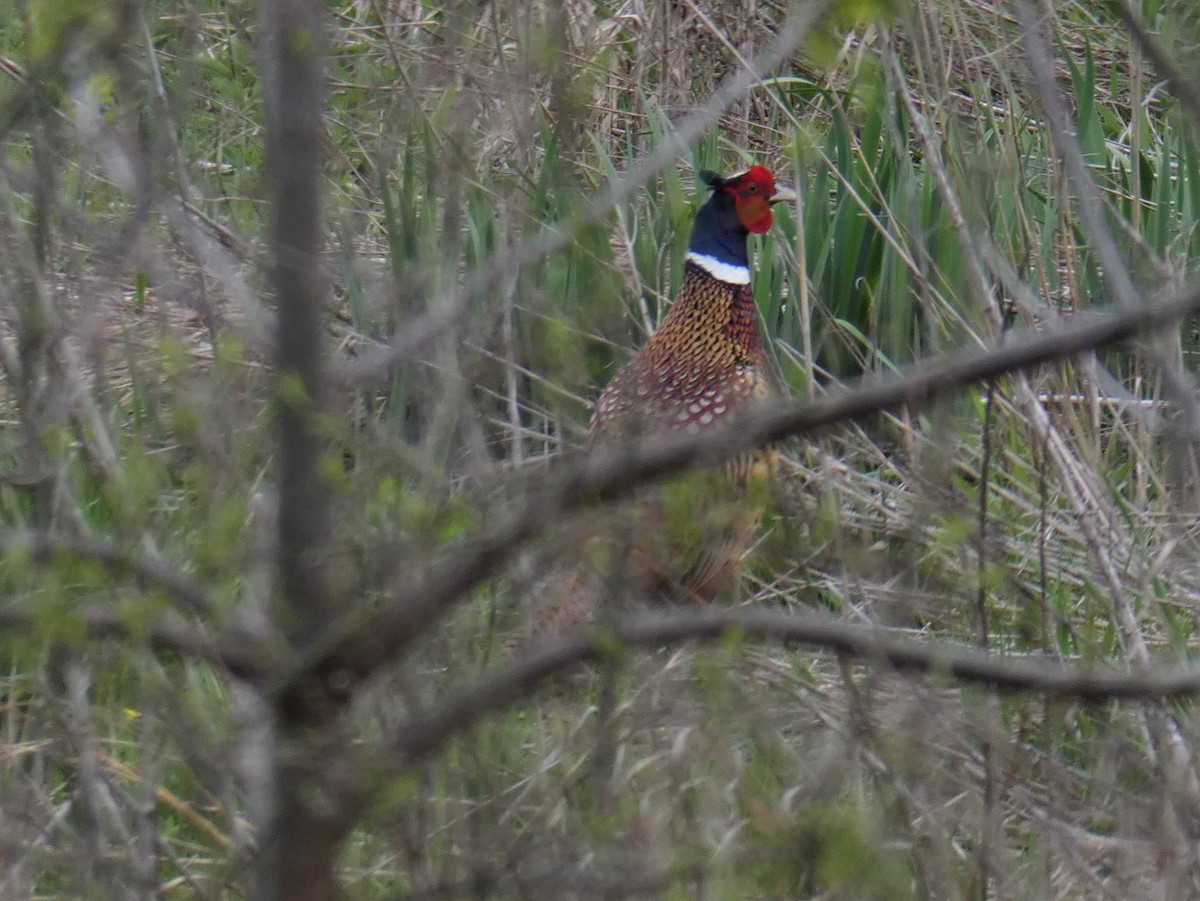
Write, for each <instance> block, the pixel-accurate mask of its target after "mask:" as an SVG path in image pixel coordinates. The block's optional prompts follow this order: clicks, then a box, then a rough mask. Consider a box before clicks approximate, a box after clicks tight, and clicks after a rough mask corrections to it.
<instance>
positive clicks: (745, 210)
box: [506, 166, 795, 652]
mask: <svg viewBox="0 0 1200 901" xmlns="http://www.w3.org/2000/svg"><path fill="white" fill-rule="evenodd" d="M700 178H701V179H702V180H703V181H704V183H705V184H707V185H708V186H709V188H711V189H712V196H711V197H709V198H708V200H707V201H706V202H705V203H704V205H703V206H701V207H700V211H699V213H698V214H697V215H696V224H695V226H694V228H693V230H692V237H691V242H690V243H689V245H688V252H687V258H686V263H685V265H684V275H683V284H682V285H681V286H680V288H679V293H678V294H676V296H675V300H674V302H673V303H672V305H671V309H670V312H668V314H667V315H666V317H665V318H664V319H663V321H662V323H661V324H660V325H659V327H658V329H657V330H655V332H654V334H652V335H651V336H650V338H649V339H648V340H647V341H646V343H645V344H644V345H643V346H642V348H641V350H639V351H638V353H637V355H636V356H634V358H633V359H632V360H630V361H629V363H628V364H627V365H626V366H625V367H624V368H623V369H621V371H620V372H618V373H617V374H616V376H615V377H614V378H613V379H612V381H611V382H609V384H608V387H607V388H605V389H604V392H603V393H602V394H601V395H600V399H599V401H597V403H596V407H595V410H594V412H593V414H592V421H591V425H590V428H589V443H588V446H589V448H591V447H596V446H599V445H611V444H613V443H616V442H619V441H622V440H628V439H629V438H631V437H633V436H635V435H647V434H653V433H655V432H662V431H678V430H681V429H682V430H685V431H688V432H699V431H701V430H703V429H705V428H707V427H710V426H712V425H713V424H714V423H716V422H718V421H719V420H721V419H722V418H723V417H725V416H728V415H729V414H730V413H732V412H733V411H735V410H738V409H740V408H743V407H746V406H747V405H749V404H752V403H754V402H756V401H761V400H763V399H764V398H766V397H768V396H770V394H771V393H772V392H773V390H774V388H773V382H772V379H771V376H770V373H769V368H768V366H767V362H766V357H765V355H764V353H763V347H762V342H761V340H760V338H759V333H758V314H757V310H756V308H755V305H754V296H753V294H752V293H751V290H750V262H749V257H748V254H747V249H746V239H747V238H748V237H749V235H750V233H751V232H753V233H755V234H763V233H764V232H766V231H767V230H768V229H770V227H771V223H772V222H773V219H774V217H773V214H772V212H771V205H772V204H774V203H778V202H779V201H782V200H791V199H793V198H794V196H795V195H794V194H793V193H792V192H791V191H790V190H789V189H787V188H784V187H782V186H780V185H777V184H776V183H775V178H774V176H773V175H772V174H771V173H770V171H768V170H767V169H765V168H763V167H762V166H753V167H751V168H750V169H749V170H747V171H746V172H743V173H740V174H738V175H732V176H729V177H727V178H723V177H721V176H720V175H717V174H716V173H713V172H701V173H700ZM775 461H776V451H775V450H774V449H773V448H764V449H761V450H758V451H754V452H750V453H746V454H742V455H740V456H738V457H736V458H734V459H733V460H731V461H729V462H728V463H726V464H725V467H724V472H722V473H720V474H719V475H717V476H715V477H714V475H713V474H712V473H706V474H703V475H701V476H700V477H698V478H688V479H684V480H682V481H680V482H678V483H676V484H672V485H669V486H667V487H666V488H665V489H659V490H658V492H657V493H656V494H655V496H654V497H653V498H647V497H641V498H639V499H637V500H636V501H633V502H630V503H628V504H625V505H621V506H620V507H619V508H618V509H617V510H615V511H609V512H608V514H607V522H605V523H603V524H601V525H597V524H596V523H595V522H594V521H593V522H591V523H590V524H589V531H590V533H591V534H590V535H589V536H588V538H587V540H586V542H585V543H584V557H585V559H583V560H581V561H579V562H578V563H577V564H576V565H574V566H573V567H571V568H570V569H567V570H564V571H561V572H560V573H558V574H557V575H556V576H554V577H553V578H552V579H551V580H550V584H549V585H548V586H547V587H546V590H545V591H544V593H543V595H542V598H541V601H540V602H539V603H537V604H536V605H535V607H534V610H533V613H532V616H531V617H530V619H529V622H528V623H527V625H526V626H525V628H524V629H523V630H522V631H521V632H519V633H517V634H516V635H513V636H512V637H510V639H509V640H508V641H507V642H506V649H507V650H508V651H509V652H512V651H514V650H516V649H517V648H520V647H522V646H524V645H526V644H528V643H529V642H531V641H533V640H535V639H538V638H541V637H544V636H546V635H551V634H556V633H558V632H560V631H562V630H563V629H565V628H567V627H569V626H572V625H575V624H577V623H579V622H581V621H583V620H584V619H586V618H588V617H589V616H591V615H592V614H593V613H594V612H595V611H596V610H597V609H599V608H600V607H601V605H602V604H603V602H604V601H605V599H606V597H607V598H616V597H618V596H622V595H624V594H625V592H633V595H632V596H633V597H634V598H637V597H641V598H650V599H653V598H666V599H675V600H684V601H691V602H694V603H707V602H708V601H710V600H711V599H712V598H713V596H714V595H716V594H717V593H718V592H720V591H721V590H722V589H723V588H724V587H725V586H726V585H728V583H729V582H730V581H731V580H732V577H733V575H734V572H735V570H736V567H737V564H738V562H739V561H740V560H741V558H742V557H743V556H744V554H745V553H746V551H747V550H748V548H749V546H750V543H751V542H752V541H753V539H754V534H755V531H756V529H757V527H758V523H759V520H760V518H761V516H762V511H763V507H764V505H765V501H766V485H767V482H768V480H769V478H770V476H771V475H772V474H773V472H774V469H775Z"/></svg>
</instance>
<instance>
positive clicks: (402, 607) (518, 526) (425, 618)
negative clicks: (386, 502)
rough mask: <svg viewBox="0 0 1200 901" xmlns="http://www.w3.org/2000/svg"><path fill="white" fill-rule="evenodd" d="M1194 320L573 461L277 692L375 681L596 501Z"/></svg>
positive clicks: (1190, 296)
mask: <svg viewBox="0 0 1200 901" xmlns="http://www.w3.org/2000/svg"><path fill="white" fill-rule="evenodd" d="M1196 312H1200V286H1191V287H1189V288H1187V289H1184V290H1180V291H1176V292H1173V293H1171V294H1170V295H1168V296H1167V297H1166V298H1165V299H1164V300H1160V301H1157V302H1151V303H1147V304H1145V305H1144V306H1141V307H1139V308H1137V309H1124V310H1121V311H1119V312H1115V313H1110V314H1107V315H1102V316H1096V317H1094V318H1093V317H1088V318H1085V317H1079V320H1078V321H1075V322H1073V323H1072V324H1071V325H1069V326H1067V327H1064V328H1061V329H1057V330H1048V331H1046V332H1044V333H1042V334H1036V335H1032V336H1030V337H1027V338H1025V339H1024V340H1014V341H1013V342H1012V343H1011V344H1006V345H1003V346H1001V347H998V348H996V349H995V350H992V351H989V352H987V353H979V352H978V351H976V350H971V351H969V352H966V353H960V354H958V355H956V356H952V357H948V358H939V359H934V360H930V361H927V362H924V363H921V364H918V365H916V366H913V367H912V368H911V369H910V370H909V371H908V373H907V374H905V375H904V376H903V377H900V378H893V379H888V380H885V381H879V380H878V379H876V378H872V379H863V380H861V381H860V382H859V383H857V385H855V386H853V387H852V388H850V389H848V390H846V391H843V392H841V393H839V394H835V395H833V396H831V397H829V398H828V399H826V400H824V401H821V402H819V403H815V404H779V405H773V406H770V407H765V408H760V409H759V410H757V411H754V412H751V413H748V414H745V415H742V416H737V417H732V418H731V421H730V423H729V424H728V425H726V426H724V427H722V428H720V429H713V430H711V432H710V433H706V434H704V435H687V434H684V433H674V434H667V435H657V436H653V437H651V438H648V439H646V440H644V441H641V442H636V441H635V442H629V443H627V444H624V445H622V446H620V447H615V448H613V449H612V450H610V451H609V450H606V451H604V452H596V453H592V454H590V455H589V456H587V457H574V458H570V459H567V460H565V461H564V462H563V463H562V464H561V465H560V466H558V467H554V468H551V469H550V470H549V471H546V472H543V473H541V474H540V475H539V476H538V477H537V479H536V481H534V480H531V481H530V483H529V484H528V485H527V486H526V488H525V490H524V492H522V493H523V494H524V495H525V496H527V497H529V501H528V502H527V503H526V504H524V505H523V506H522V507H521V509H520V510H518V511H517V512H516V513H514V514H512V515H511V516H508V517H505V518H503V519H502V520H501V521H500V522H499V523H497V525H496V526H494V527H493V528H492V529H489V530H488V531H487V532H486V533H485V534H483V535H482V536H480V537H478V538H475V539H470V540H467V541H464V542H461V543H457V544H454V545H452V546H451V547H450V548H448V549H447V550H446V551H445V553H444V554H443V555H442V556H441V558H440V559H439V560H436V561H435V562H433V563H432V564H431V565H430V566H429V568H428V569H427V571H426V572H425V573H424V575H423V577H421V578H416V579H413V580H410V581H409V582H408V585H407V587H406V588H405V589H404V590H402V591H400V592H399V593H398V594H396V595H395V596H394V597H393V598H392V599H391V600H390V601H389V602H388V603H387V604H385V605H384V606H383V608H382V609H381V610H380V611H379V612H378V613H377V614H375V615H374V616H373V617H372V618H371V619H370V620H369V621H368V622H367V623H366V625H365V626H363V627H361V628H350V629H347V630H345V631H343V632H341V633H340V634H339V633H337V632H334V633H333V634H331V635H330V636H329V638H328V639H327V640H326V641H325V642H324V646H323V648H321V647H318V648H316V649H314V651H313V653H312V654H311V655H310V656H309V657H308V659H307V660H306V661H303V662H302V663H301V665H300V666H299V667H298V669H297V670H296V672H295V673H294V674H293V675H292V676H291V677H290V678H289V679H287V680H286V681H285V682H284V683H283V685H281V686H280V691H282V692H288V691H291V690H294V689H296V688H298V687H301V685H302V683H306V682H307V681H308V680H309V679H310V678H312V677H314V676H316V677H318V678H326V677H331V678H334V679H335V681H337V682H338V683H340V684H346V683H347V681H349V682H353V681H355V680H356V679H360V678H365V677H367V676H369V675H370V674H371V673H372V672H374V671H375V670H376V669H377V668H378V667H379V666H381V665H382V664H383V663H384V662H386V661H388V660H391V659H393V658H394V657H396V656H397V655H399V654H400V653H402V652H403V651H404V650H405V649H406V648H407V647H408V646H409V645H410V644H411V643H412V642H413V641H414V640H415V639H416V638H417V637H418V636H419V635H421V634H422V633H423V632H424V630H425V629H427V628H429V627H430V626H431V625H433V624H434V623H436V622H437V621H438V620H439V619H440V618H441V617H442V616H443V615H444V614H445V612H446V611H447V610H448V609H449V608H450V606H451V604H452V602H453V601H454V600H455V599H456V598H458V597H460V596H461V595H462V594H463V593H464V592H466V591H469V590H470V589H471V588H473V587H474V586H475V585H477V584H479V582H480V581H482V580H483V579H485V578H487V576H489V575H490V574H491V573H493V572H495V571H496V569H497V568H498V567H500V566H501V565H502V564H503V563H504V561H505V560H507V559H508V557H509V555H510V554H511V552H512V551H513V550H514V549H515V548H517V547H519V546H521V545H522V544H523V543H524V542H526V541H528V540H529V539H530V538H531V537H533V536H534V535H537V534H539V533H541V532H542V531H543V530H544V529H545V528H546V527H547V526H548V525H550V524H552V523H554V522H556V521H558V520H559V519H560V518H561V517H562V515H563V514H564V513H567V512H570V511H572V510H574V509H578V508H579V507H581V506H582V505H583V504H585V503H586V502H588V501H589V500H590V499H592V498H595V497H597V496H600V497H604V498H615V497H618V496H620V495H622V494H624V493H627V492H628V491H630V490H631V489H633V488H635V487H637V486H639V485H642V484H645V483H646V482H649V481H651V480H654V479H658V478H662V477H664V476H667V475H670V474H673V473H677V472H680V471H682V470H686V469H689V468H693V467H696V466H699V465H702V464H705V463H709V464H711V463H714V462H717V461H719V460H721V459H724V458H726V457H728V456H730V455H732V454H734V453H737V452H739V451H743V450H746V449H747V448H753V447H758V446H761V445H763V444H767V443H769V442H772V441H778V440H781V439H783V438H787V437H789V436H794V435H806V434H811V433H812V432H814V431H816V430H818V429H821V428H825V427H828V426H831V425H834V424H836V423H839V422H844V421H847V420H852V419H858V418H861V417H864V416H869V415H872V414H875V413H878V412H880V411H883V410H888V409H892V408H896V407H903V406H907V407H909V408H910V409H916V408H920V407H924V406H926V405H927V404H929V403H930V402H931V401H932V400H934V399H935V398H937V397H942V396H945V395H947V394H950V393H952V392H954V391H957V390H960V389H961V388H963V387H964V386H966V385H971V384H974V383H977V382H980V381H983V380H985V379H989V378H994V377H996V376H1000V375H1004V374H1006V373H1010V372H1014V371H1018V370H1022V369H1028V368H1031V367H1034V366H1038V365H1041V364H1043V363H1048V362H1052V361H1054V360H1061V359H1067V358H1069V357H1072V356H1074V355H1075V354H1078V353H1081V352H1083V351H1087V350H1093V349H1096V348H1101V347H1107V346H1109V345H1112V344H1117V343H1120V342H1122V341H1126V340H1128V339H1130V338H1132V337H1134V336H1136V335H1139V334H1143V333H1145V332H1148V331H1153V330H1154V329H1156V328H1161V327H1163V326H1165V325H1169V324H1171V323H1174V322H1177V321H1178V320H1180V319H1182V318H1184V317H1185V316H1188V315H1191V314H1194V313H1196ZM305 687H306V688H311V687H312V686H311V685H307V686H305Z"/></svg>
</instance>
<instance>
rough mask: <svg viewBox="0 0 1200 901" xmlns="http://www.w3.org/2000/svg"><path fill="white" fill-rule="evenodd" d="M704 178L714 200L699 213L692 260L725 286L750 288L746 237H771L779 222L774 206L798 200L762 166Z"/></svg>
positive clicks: (690, 253) (690, 247) (690, 254)
mask: <svg viewBox="0 0 1200 901" xmlns="http://www.w3.org/2000/svg"><path fill="white" fill-rule="evenodd" d="M700 179H701V180H702V181H703V182H704V183H705V184H706V185H708V186H709V187H710V188H711V189H712V196H711V197H709V198H708V200H707V201H706V202H705V203H704V205H703V206H702V207H700V212H699V213H697V214H696V224H695V226H694V227H693V229H692V240H691V242H690V243H689V244H688V259H689V260H691V261H692V262H693V263H695V264H697V265H698V266H700V267H701V268H702V269H705V270H706V271H707V272H709V274H711V275H713V276H714V277H716V278H718V279H720V280H721V281H725V282H731V283H733V284H739V285H748V284H749V283H750V259H749V256H748V255H747V251H746V238H747V237H749V235H750V234H751V232H753V233H754V234H756V235H761V234H764V233H765V232H767V231H768V230H769V229H770V228H771V224H772V223H773V222H774V220H775V216H774V214H773V213H772V212H771V206H772V205H773V204H776V203H779V202H780V201H790V200H795V199H796V195H795V193H794V192H793V191H792V190H791V189H790V188H786V187H784V186H783V185H778V184H776V183H775V176H774V175H772V174H771V171H770V170H769V169H766V168H764V167H763V166H751V167H750V168H749V169H747V170H746V171H745V172H742V173H739V174H737V175H730V176H728V177H723V176H720V175H718V174H717V173H715V172H709V171H704V172H701V173H700Z"/></svg>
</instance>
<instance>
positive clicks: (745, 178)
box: [725, 166, 775, 235]
mask: <svg viewBox="0 0 1200 901" xmlns="http://www.w3.org/2000/svg"><path fill="white" fill-rule="evenodd" d="M725 190H726V191H729V192H730V193H731V194H733V198H734V204H735V205H736V207H737V213H738V219H740V220H741V222H742V225H744V226H746V228H747V229H748V230H749V231H751V232H753V233H754V234H756V235H761V234H765V233H766V232H767V231H769V230H770V228H771V223H772V222H773V221H774V218H775V217H774V216H772V215H771V196H772V195H773V194H774V193H775V176H773V175H772V174H771V172H770V170H768V169H765V168H763V167H762V166H751V167H750V168H749V169H748V170H747V171H745V172H744V173H742V174H741V175H740V176H739V177H738V178H737V179H736V180H734V181H732V182H730V183H729V184H728V185H727V186H726V187H725Z"/></svg>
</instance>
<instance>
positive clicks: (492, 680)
mask: <svg viewBox="0 0 1200 901" xmlns="http://www.w3.org/2000/svg"><path fill="white" fill-rule="evenodd" d="M730 635H741V636H744V637H745V638H746V639H747V640H750V641H763V642H779V643H785V644H801V645H808V646H812V647H817V648H823V649H826V650H830V651H835V652H837V653H839V654H843V655H846V656H848V657H852V658H855V659H857V660H859V661H862V662H866V663H875V664H879V665H885V666H889V667H892V668H893V669H898V670H905V671H908V672H914V673H922V674H928V675H944V676H949V677H951V678H953V679H957V680H959V681H962V682H970V683H977V684H981V685H987V686H990V687H992V688H997V689H1002V690H1006V691H1030V692H1038V693H1041V694H1045V695H1049V696H1053V697H1060V698H1075V699H1077V700H1081V701H1101V700H1126V701H1157V700H1162V699H1165V698H1178V697H1191V696H1194V695H1197V694H1200V667H1196V666H1183V667H1180V666H1171V667H1162V668H1150V667H1147V668H1144V669H1140V670H1123V671H1120V672H1105V671H1101V670H1100V669H1098V668H1097V667H1094V666H1087V665H1079V666H1070V665H1067V664H1065V663H1064V662H1062V660H1061V659H1049V658H1042V657H1012V656H1003V655H998V654H994V653H991V652H988V651H984V650H982V649H979V648H974V647H967V646H963V645H953V644H948V643H946V642H942V641H922V640H919V639H914V638H906V637H903V636H900V635H897V634H895V633H892V632H889V631H887V630H885V629H882V628H879V627H877V626H864V625H858V624H855V623H847V622H843V621H840V620H835V619H833V618H831V617H828V616H823V615H820V614H817V613H778V612H774V611H768V610H761V609H755V608H751V607H740V608H725V609H717V608H709V609H706V610H701V611H694V610H690V609H680V610H675V611H671V612H669V613H661V614H653V615H643V616H639V617H636V618H633V619H631V620H627V621H625V622H621V623H618V624H617V625H616V626H615V628H614V629H613V630H612V631H609V630H603V629H588V630H583V631H579V632H575V633H572V634H570V635H567V636H563V637H561V638H558V639H555V640H553V641H551V642H547V643H546V644H544V645H542V646H541V647H538V648H535V649H534V650H533V651H531V652H530V653H529V654H527V655H525V656H523V657H520V658H518V659H516V660H513V661H511V662H509V663H506V664H504V665H503V666H500V667H497V668H495V669H492V670H489V671H487V672H484V673H482V674H480V675H477V676H475V677H473V678H471V679H468V680H466V681H464V682H463V683H461V684H460V685H459V686H458V687H457V688H455V689H453V690H451V691H450V692H449V693H448V695H447V697H446V699H445V700H443V701H441V702H440V703H439V704H438V706H437V709H436V710H434V711H431V712H429V713H427V714H425V715H423V716H418V717H415V718H413V719H411V720H409V721H407V722H405V723H402V724H401V725H400V726H399V727H398V728H397V729H396V730H395V731H394V732H393V733H392V734H391V735H390V736H389V737H388V738H387V739H386V741H385V743H384V746H383V747H384V749H385V753H386V754H387V756H388V758H389V768H390V769H394V770H396V771H403V770H405V769H407V768H409V767H411V766H413V765H414V764H416V763H418V762H419V761H421V760H422V759H424V758H425V757H427V756H429V755H430V754H432V753H434V752H436V751H437V750H438V749H439V748H440V747H441V746H442V745H443V744H444V743H445V742H446V740H447V739H448V738H449V737H450V736H452V735H454V734H455V733H457V732H459V731H461V730H462V729H464V728H466V727H468V726H470V725H471V724H472V723H475V722H477V721H478V720H480V719H481V718H483V717H484V716H486V715H488V714H491V713H494V712H497V711H500V710H503V709H504V708H505V707H506V706H507V705H509V704H511V703H512V702H514V701H516V700H519V699H520V698H523V697H527V696H528V695H530V694H532V693H533V691H534V690H535V689H536V688H537V687H538V686H539V685H541V684H542V683H543V682H545V681H546V680H548V679H550V678H553V677H554V676H557V675H559V674H561V673H563V672H565V671H566V670H569V669H572V668H574V667H576V666H579V665H581V664H583V663H588V662H593V661H597V660H600V659H605V658H609V657H611V656H612V655H613V654H614V653H617V652H618V651H619V650H620V647H621V646H628V647H643V648H644V647H657V646H660V645H664V644H678V643H681V642H686V641H716V640H722V639H726V638H728V637H729V636H730Z"/></svg>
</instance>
